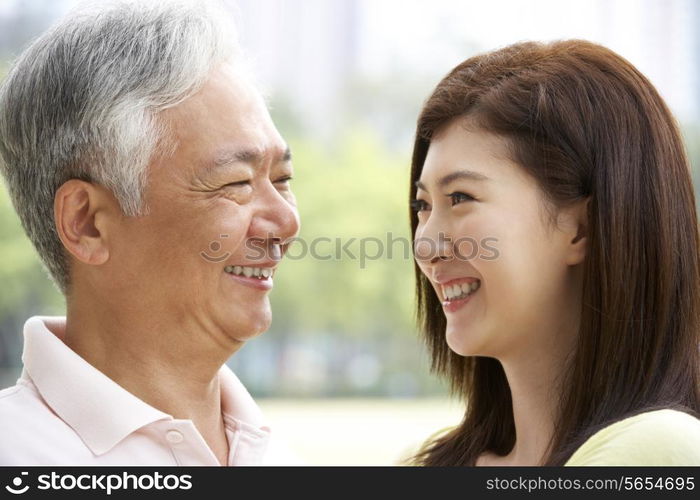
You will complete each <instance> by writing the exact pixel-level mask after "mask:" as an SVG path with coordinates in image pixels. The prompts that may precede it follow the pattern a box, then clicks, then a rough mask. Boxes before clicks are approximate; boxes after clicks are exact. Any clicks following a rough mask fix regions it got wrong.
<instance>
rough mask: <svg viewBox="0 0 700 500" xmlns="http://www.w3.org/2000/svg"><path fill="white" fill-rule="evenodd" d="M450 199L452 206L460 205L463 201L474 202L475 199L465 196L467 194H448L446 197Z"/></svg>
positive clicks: (468, 195)
mask: <svg viewBox="0 0 700 500" xmlns="http://www.w3.org/2000/svg"><path fill="white" fill-rule="evenodd" d="M448 196H449V197H450V199H451V200H452V206H455V205H457V204H459V203H462V202H464V201H476V198H474V197H473V196H472V195H470V194H467V193H460V192H456V193H450V194H449V195H448Z"/></svg>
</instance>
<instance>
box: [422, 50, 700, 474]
mask: <svg viewBox="0 0 700 500" xmlns="http://www.w3.org/2000/svg"><path fill="white" fill-rule="evenodd" d="M465 116H469V117H470V118H472V119H474V120H475V121H476V123H478V126H479V127H480V128H481V129H482V130H484V131H486V132H491V133H495V134H498V135H499V136H501V137H503V138H505V139H506V140H507V143H508V144H509V146H510V150H511V154H512V156H513V158H512V159H513V160H514V161H515V162H516V163H518V164H519V165H521V166H522V167H523V168H524V169H525V170H526V171H527V172H528V173H529V174H530V175H532V176H533V177H534V178H535V179H536V180H537V182H538V184H539V186H540V188H541V189H542V191H543V193H544V194H545V196H546V198H547V199H548V201H550V202H551V203H553V204H554V206H564V205H566V204H567V203H570V202H574V201H577V200H581V199H584V198H587V197H588V198H589V199H590V201H589V204H588V207H589V208H588V226H587V240H588V243H587V244H588V246H587V255H586V259H585V261H584V263H582V264H581V265H582V266H584V278H583V299H582V304H581V308H582V309H581V311H582V314H581V318H582V319H581V324H580V328H579V336H578V343H577V347H576V350H575V352H574V353H573V355H572V356H571V357H570V359H569V360H568V366H567V370H566V372H565V375H564V377H563V379H562V388H563V392H562V397H561V400H560V401H559V402H558V405H559V415H558V419H557V421H556V423H555V431H554V436H553V438H552V442H551V447H550V452H549V453H548V456H546V457H545V459H544V461H543V464H545V465H563V464H564V463H565V462H566V461H567V460H568V458H569V457H570V456H571V454H572V453H573V452H574V451H575V450H576V449H577V448H578V447H579V446H580V445H581V444H583V442H584V441H585V440H586V439H587V438H588V437H590V436H591V435H592V434H593V433H594V432H595V431H597V430H599V429H601V428H602V427H604V426H606V425H608V424H610V423H612V422H614V421H617V420H620V419H622V418H625V417H627V416H631V415H634V414H637V413H640V412H643V411H648V410H652V409H659V408H675V409H679V410H681V411H685V412H688V413H690V414H692V415H695V416H696V417H697V416H698V412H699V411H700V352H699V349H700V336H699V331H700V329H699V324H698V321H699V315H700V308H699V304H698V300H700V296H699V294H698V291H699V288H698V286H699V284H700V276H699V272H700V266H699V265H698V264H699V260H698V259H699V252H698V229H697V218H696V211H695V198H694V194H693V186H692V182H691V176H690V168H689V163H688V159H687V157H686V154H685V151H684V147H683V143H682V140H681V135H680V133H679V130H678V127H677V124H676V122H675V120H674V118H673V116H672V115H671V113H670V111H669V110H668V108H667V106H666V105H665V103H664V101H663V100H662V98H661V97H660V96H659V94H658V93H657V91H656V90H655V89H654V87H653V85H652V84H651V83H650V82H649V81H648V80H647V79H646V78H645V77H644V76H643V75H642V74H641V73H640V72H639V71H638V70H637V69H636V68H634V66H632V65H631V64H630V63H629V62H628V61H626V60H625V59H623V58H622V57H620V56H619V55H617V54H615V53H614V52H612V51H611V50H609V49H606V48H605V47H602V46H600V45H596V44H593V43H590V42H586V41H580V40H567V41H560V42H553V43H547V44H542V43H535V42H526V43H518V44H515V45H511V46H508V47H506V48H503V49H500V50H497V51H494V52H490V53H487V54H483V55H478V56H475V57H472V58H470V59H468V60H466V61H464V62H463V63H462V64H460V65H459V66H457V67H456V68H454V69H453V70H452V71H451V72H450V73H449V74H448V75H447V76H446V77H445V78H444V79H443V80H442V81H441V82H440V83H439V84H438V86H437V87H436V89H435V90H434V92H433V93H432V95H431V96H430V97H429V98H428V100H427V101H426V103H425V105H424V107H423V110H422V112H421V115H420V117H419V119H418V127H417V131H416V137H415V144H414V150H413V161H412V169H411V192H410V196H411V199H414V198H415V195H416V192H415V191H416V188H415V184H414V183H415V181H417V180H418V179H419V177H420V175H421V170H422V168H423V163H424V161H425V158H426V153H427V151H428V148H429V146H430V140H431V137H432V136H433V134H434V133H435V132H436V131H437V130H438V129H439V128H441V127H443V126H445V125H446V124H448V123H449V122H450V121H452V120H454V119H456V118H458V117H465ZM416 224H417V219H416V216H415V214H414V213H411V228H412V231H413V234H414V235H415V230H416ZM415 272H416V277H417V280H416V282H417V290H416V295H417V316H418V322H419V325H420V327H421V329H422V330H423V331H424V333H425V336H426V341H427V344H428V348H429V350H430V353H431V356H432V368H433V370H434V371H435V372H437V373H438V374H440V375H442V376H444V377H446V378H447V379H448V380H449V381H450V384H451V388H452V390H453V391H454V392H455V393H457V394H458V395H460V396H462V397H464V399H465V402H466V413H465V416H464V419H463V421H462V422H461V424H460V425H459V426H457V427H456V428H454V429H453V430H451V431H449V432H447V433H446V434H443V435H442V436H440V437H437V438H435V439H433V440H432V441H430V442H429V443H427V444H426V445H425V447H424V448H423V450H422V451H421V452H420V453H419V454H418V455H417V457H416V458H415V461H416V463H419V464H424V465H474V464H475V462H476V459H477V457H478V456H479V455H481V454H482V453H484V452H486V451H489V452H492V453H495V454H497V455H506V454H507V453H508V452H510V451H511V449H512V448H513V445H514V444H515V425H514V421H513V409H512V401H511V395H510V388H509V386H508V382H507V379H506V376H505V373H504V371H503V368H502V367H501V364H500V362H499V361H497V360H495V359H492V358H486V357H462V356H459V355H457V354H455V353H454V352H452V351H451V350H450V349H449V347H448V346H447V344H446V342H445V316H444V313H443V311H442V306H441V304H440V301H439V300H438V298H437V296H436V295H435V292H434V291H433V288H432V286H431V285H430V283H429V282H428V280H427V279H426V278H425V276H424V275H423V274H422V273H421V272H420V269H419V268H418V266H417V265H416V266H415ZM514 327H515V325H514Z"/></svg>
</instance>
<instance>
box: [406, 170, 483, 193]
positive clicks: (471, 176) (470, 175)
mask: <svg viewBox="0 0 700 500" xmlns="http://www.w3.org/2000/svg"><path fill="white" fill-rule="evenodd" d="M460 179H468V180H472V181H489V180H491V178H490V177H487V176H485V175H484V174H481V173H479V172H474V171H473V170H457V171H456V172H452V173H450V174H447V175H445V176H444V177H442V178H440V180H439V181H438V183H437V184H438V186H439V187H441V188H444V187H446V186H448V185H450V184H452V183H453V182H455V181H457V180H460ZM416 187H417V188H418V189H422V190H423V191H427V189H426V187H425V184H423V183H422V182H421V181H416Z"/></svg>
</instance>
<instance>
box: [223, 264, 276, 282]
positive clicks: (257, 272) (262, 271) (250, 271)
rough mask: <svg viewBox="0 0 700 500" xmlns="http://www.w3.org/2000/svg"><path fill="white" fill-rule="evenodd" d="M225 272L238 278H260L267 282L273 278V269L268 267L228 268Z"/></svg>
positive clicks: (225, 268)
mask: <svg viewBox="0 0 700 500" xmlns="http://www.w3.org/2000/svg"><path fill="white" fill-rule="evenodd" d="M224 271H226V272H227V273H229V274H235V275H236V276H245V277H246V278H258V279H261V280H265V279H267V278H269V277H270V276H272V269H270V268H268V267H248V266H226V267H224Z"/></svg>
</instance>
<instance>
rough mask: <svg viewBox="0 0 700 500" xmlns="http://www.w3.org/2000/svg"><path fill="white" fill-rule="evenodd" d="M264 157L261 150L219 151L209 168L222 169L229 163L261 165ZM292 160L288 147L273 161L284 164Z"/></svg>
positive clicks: (263, 152) (264, 154)
mask: <svg viewBox="0 0 700 500" xmlns="http://www.w3.org/2000/svg"><path fill="white" fill-rule="evenodd" d="M265 156H266V152H265V151H264V150H261V149H226V150H223V151H220V152H219V153H218V154H217V155H216V157H215V159H214V161H213V162H212V163H211V167H213V168H216V167H223V166H226V165H229V164H231V163H248V164H251V165H255V164H258V163H261V162H262V161H263V159H264V158H265ZM291 160H292V152H291V150H290V149H289V147H287V148H285V150H284V151H283V152H282V154H281V155H278V156H277V158H276V159H275V163H286V162H289V161H291Z"/></svg>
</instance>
